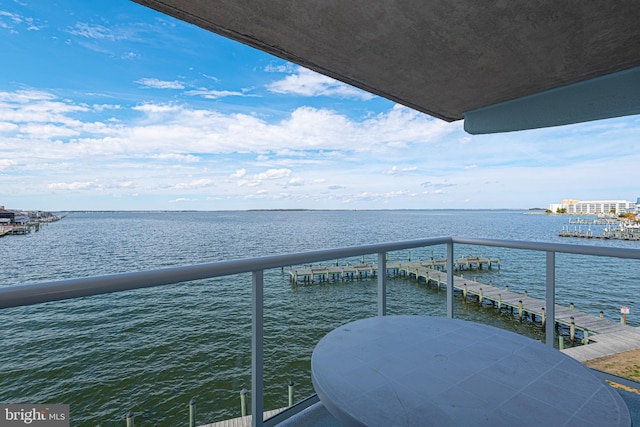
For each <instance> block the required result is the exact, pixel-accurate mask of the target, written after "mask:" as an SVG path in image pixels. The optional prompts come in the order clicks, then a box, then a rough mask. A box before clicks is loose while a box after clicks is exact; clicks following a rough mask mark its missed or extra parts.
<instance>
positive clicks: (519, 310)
mask: <svg viewBox="0 0 640 427" xmlns="http://www.w3.org/2000/svg"><path fill="white" fill-rule="evenodd" d="M522 314H523V313H522V300H519V301H518V317H519V318H520V321H521V322H522Z"/></svg>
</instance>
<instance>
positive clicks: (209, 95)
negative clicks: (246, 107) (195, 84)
mask: <svg viewBox="0 0 640 427" xmlns="http://www.w3.org/2000/svg"><path fill="white" fill-rule="evenodd" d="M185 94H186V95H189V96H200V97H202V98H205V99H219V98H225V97H227V96H250V95H247V94H245V93H243V92H237V91H230V90H210V89H194V90H189V91H186V92H185Z"/></svg>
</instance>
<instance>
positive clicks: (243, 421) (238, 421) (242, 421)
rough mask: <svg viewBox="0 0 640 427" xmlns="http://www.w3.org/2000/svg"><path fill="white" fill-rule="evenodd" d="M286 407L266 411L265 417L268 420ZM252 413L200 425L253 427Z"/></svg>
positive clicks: (202, 426)
mask: <svg viewBox="0 0 640 427" xmlns="http://www.w3.org/2000/svg"><path fill="white" fill-rule="evenodd" d="M285 409H286V408H280V409H274V410H271V411H265V413H264V415H263V419H264V420H266V419H267V418H270V417H272V416H274V415H276V414H278V413H280V412H282V411H284V410H285ZM251 421H252V418H251V415H246V416H244V417H238V418H232V419H230V420H223V421H218V422H215V423H210V424H203V425H201V426H200V427H251Z"/></svg>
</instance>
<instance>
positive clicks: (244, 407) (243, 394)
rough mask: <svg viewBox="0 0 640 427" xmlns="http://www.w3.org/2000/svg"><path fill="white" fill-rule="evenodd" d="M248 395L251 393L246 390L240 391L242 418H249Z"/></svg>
mask: <svg viewBox="0 0 640 427" xmlns="http://www.w3.org/2000/svg"><path fill="white" fill-rule="evenodd" d="M247 393H249V391H248V390H247V389H246V388H243V389H242V390H240V416H242V417H246V416H247Z"/></svg>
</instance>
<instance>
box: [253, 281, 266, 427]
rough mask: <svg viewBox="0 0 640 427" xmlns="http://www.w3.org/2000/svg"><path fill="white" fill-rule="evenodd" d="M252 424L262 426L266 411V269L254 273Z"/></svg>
mask: <svg viewBox="0 0 640 427" xmlns="http://www.w3.org/2000/svg"><path fill="white" fill-rule="evenodd" d="M251 282H252V294H253V295H252V318H251V415H252V417H251V426H252V427H262V425H263V419H262V417H263V413H264V402H263V397H264V389H263V387H264V271H263V270H259V271H254V272H253V273H252V280H251Z"/></svg>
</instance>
